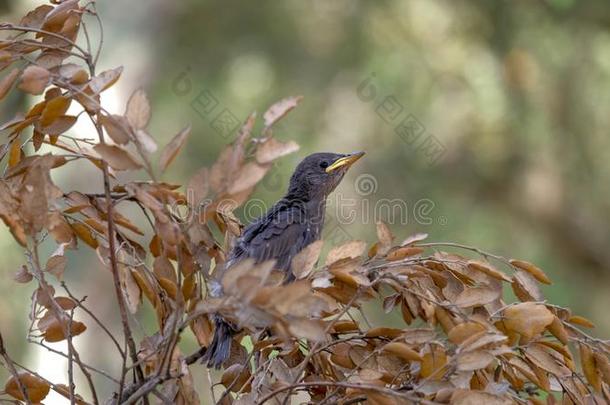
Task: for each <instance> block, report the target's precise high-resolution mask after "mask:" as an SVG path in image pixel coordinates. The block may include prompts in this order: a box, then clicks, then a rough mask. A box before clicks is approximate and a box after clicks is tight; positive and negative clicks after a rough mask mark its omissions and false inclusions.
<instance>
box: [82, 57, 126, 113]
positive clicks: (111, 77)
mask: <svg viewBox="0 0 610 405" xmlns="http://www.w3.org/2000/svg"><path fill="white" fill-rule="evenodd" d="M121 73H123V67H122V66H119V67H117V68H114V69H110V70H106V71H104V72H102V73H100V74H99V75H97V76H95V77H93V78H91V80H90V81H89V88H90V89H91V91H92V92H93V93H94V94H100V93H101V92H103V91H104V90H107V89H108V88H110V87H112V85H113V84H115V83H116V82H117V80H119V77H121ZM97 109H98V108H96V110H97Z"/></svg>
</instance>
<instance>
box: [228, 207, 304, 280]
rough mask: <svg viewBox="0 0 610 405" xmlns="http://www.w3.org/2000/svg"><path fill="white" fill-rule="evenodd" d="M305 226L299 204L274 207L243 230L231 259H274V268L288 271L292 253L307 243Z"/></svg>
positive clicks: (259, 260)
mask: <svg viewBox="0 0 610 405" xmlns="http://www.w3.org/2000/svg"><path fill="white" fill-rule="evenodd" d="M307 226H308V225H307V223H306V221H305V218H304V215H303V211H302V209H301V208H300V207H299V206H296V205H280V206H277V207H274V208H272V209H271V210H270V211H269V212H268V213H267V214H266V215H264V216H263V217H262V218H261V219H259V220H258V221H256V222H254V223H253V224H251V225H250V226H248V227H247V228H246V229H245V230H244V234H243V235H242V237H241V238H239V240H238V241H237V244H236V246H235V248H234V249H233V252H232V253H231V257H230V261H231V262H236V261H239V260H241V259H245V258H253V259H255V260H256V261H257V262H262V261H265V260H270V259H275V260H276V268H278V269H281V270H287V269H288V268H289V266H290V262H291V260H292V258H293V257H294V255H296V254H297V253H298V252H299V251H300V250H301V249H303V247H305V245H306V243H307V234H308V231H307Z"/></svg>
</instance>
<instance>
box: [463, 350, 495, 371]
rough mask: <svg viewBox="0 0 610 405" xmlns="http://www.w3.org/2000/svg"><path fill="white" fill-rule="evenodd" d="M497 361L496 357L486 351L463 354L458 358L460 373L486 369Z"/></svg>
mask: <svg viewBox="0 0 610 405" xmlns="http://www.w3.org/2000/svg"><path fill="white" fill-rule="evenodd" d="M494 360H495V356H493V355H492V354H491V353H489V352H488V351H486V350H476V351H471V352H464V353H461V354H460V355H459V356H458V358H457V369H458V370H459V371H474V370H480V369H483V368H486V367H487V366H489V365H490V364H491V362H492V361H494Z"/></svg>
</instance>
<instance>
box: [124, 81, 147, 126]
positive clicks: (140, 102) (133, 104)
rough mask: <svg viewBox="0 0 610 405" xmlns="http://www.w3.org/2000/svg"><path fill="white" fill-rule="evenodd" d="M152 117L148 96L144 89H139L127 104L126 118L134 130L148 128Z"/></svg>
mask: <svg viewBox="0 0 610 405" xmlns="http://www.w3.org/2000/svg"><path fill="white" fill-rule="evenodd" d="M150 115H151V114H150V102H149V101H148V96H147V95H146V92H145V91H144V90H143V89H137V90H136V91H134V92H133V94H132V95H131V97H130V98H129V101H128V102H127V107H126V109H125V117H127V121H128V122H129V123H130V124H131V126H132V127H133V128H134V129H144V128H146V127H147V126H148V122H149V121H150Z"/></svg>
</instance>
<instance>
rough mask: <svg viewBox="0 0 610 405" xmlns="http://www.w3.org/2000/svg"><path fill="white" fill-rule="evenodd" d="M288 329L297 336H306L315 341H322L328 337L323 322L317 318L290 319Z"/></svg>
mask: <svg viewBox="0 0 610 405" xmlns="http://www.w3.org/2000/svg"><path fill="white" fill-rule="evenodd" d="M288 330H289V331H290V333H291V334H292V335H293V336H294V337H297V338H305V339H307V340H311V341H313V342H322V341H324V340H325V339H326V334H325V333H324V327H323V326H322V323H321V322H320V321H318V320H315V319H305V318H298V319H294V320H291V321H289V324H288Z"/></svg>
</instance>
